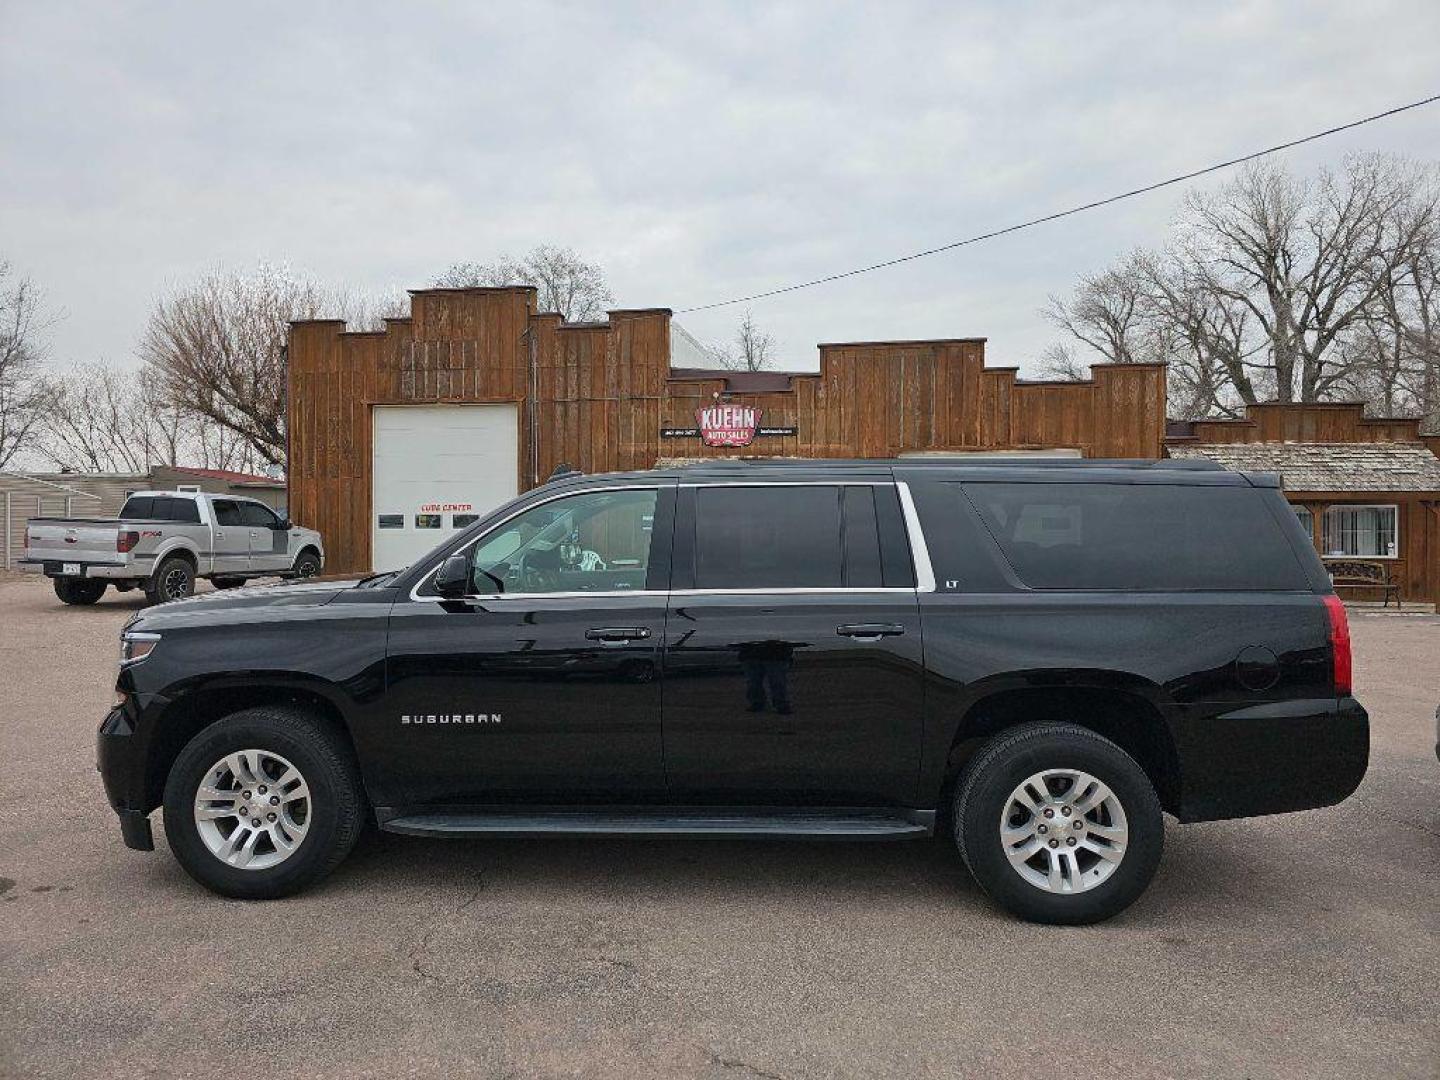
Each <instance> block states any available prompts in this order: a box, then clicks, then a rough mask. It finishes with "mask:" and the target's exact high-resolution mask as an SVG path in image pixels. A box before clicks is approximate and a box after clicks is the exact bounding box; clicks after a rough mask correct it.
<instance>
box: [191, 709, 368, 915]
mask: <svg viewBox="0 0 1440 1080" xmlns="http://www.w3.org/2000/svg"><path fill="white" fill-rule="evenodd" d="M363 822H364V807H363V799H362V796H361V788H360V777H359V773H358V770H357V769H356V767H355V762H354V758H353V755H352V754H351V753H350V750H349V747H347V746H345V745H344V743H343V742H342V741H341V740H340V739H339V738H337V737H336V736H335V734H334V733H332V732H331V730H330V729H329V728H328V727H327V726H326V725H324V724H322V723H321V722H319V721H317V720H315V719H314V718H313V717H311V716H309V715H307V714H306V713H304V712H301V711H299V710H295V709H286V708H276V707H268V706H262V707H259V708H254V709H245V710H243V711H241V712H237V713H234V714H232V715H231V716H227V717H226V718H225V719H224V720H221V721H219V722H218V723H215V724H212V725H211V726H210V727H208V728H206V729H205V730H204V731H202V732H200V734H198V735H196V736H195V737H194V738H193V739H191V740H190V742H189V743H188V744H186V746H185V748H184V749H183V750H181V751H180V756H179V757H178V758H176V759H175V764H174V766H173V767H172V768H171V770H170V776H169V778H168V780H167V781H166V784H165V838H166V839H167V840H168V841H169V844H170V850H171V851H172V852H174V854H175V858H176V859H178V860H179V862H180V865H181V866H183V867H184V868H185V870H186V872H187V873H188V874H189V875H190V876H191V877H193V878H194V879H195V880H196V881H198V882H200V884H202V885H204V886H205V887H206V888H208V889H212V890H214V891H215V892H217V893H220V894H221V895H223V896H234V897H240V898H242V899H247V900H269V899H274V898H277V897H281V896H288V895H290V894H291V893H295V892H299V891H300V890H301V889H304V888H306V887H308V886H310V885H313V884H314V883H315V882H317V881H319V880H320V879H322V878H323V877H325V876H326V875H327V874H329V873H330V872H331V871H332V870H334V869H335V867H336V866H338V865H339V864H340V861H341V860H342V859H344V858H345V856H346V855H348V854H349V853H350V849H351V848H353V847H354V846H355V841H356V839H357V838H358V837H359V835H360V828H361V825H362V824H363Z"/></svg>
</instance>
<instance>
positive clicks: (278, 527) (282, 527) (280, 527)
mask: <svg viewBox="0 0 1440 1080" xmlns="http://www.w3.org/2000/svg"><path fill="white" fill-rule="evenodd" d="M294 527H295V525H294V523H293V522H291V520H290V519H289V518H281V519H280V520H279V521H277V522H275V524H274V525H271V526H270V528H272V529H274V530H275V531H276V532H289V531H290V530H291V529H293V528H294Z"/></svg>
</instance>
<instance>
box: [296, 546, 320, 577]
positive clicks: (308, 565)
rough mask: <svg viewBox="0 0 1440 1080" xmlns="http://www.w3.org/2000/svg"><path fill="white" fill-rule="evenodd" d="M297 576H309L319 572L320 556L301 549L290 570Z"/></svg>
mask: <svg viewBox="0 0 1440 1080" xmlns="http://www.w3.org/2000/svg"><path fill="white" fill-rule="evenodd" d="M290 572H291V573H292V574H293V575H294V576H295V577H297V578H310V577H314V576H315V575H316V574H318V573H320V556H319V555H316V554H315V552H313V551H302V552H301V553H300V555H299V557H297V558H296V560H295V566H294V567H293V568H292V569H291V571H290Z"/></svg>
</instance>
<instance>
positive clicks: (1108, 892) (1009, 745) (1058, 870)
mask: <svg viewBox="0 0 1440 1080" xmlns="http://www.w3.org/2000/svg"><path fill="white" fill-rule="evenodd" d="M1164 836H1165V823H1164V818H1163V817H1162V814H1161V809H1160V800H1159V798H1158V797H1157V796H1156V794H1155V788H1154V786H1153V785H1152V784H1151V782H1150V779H1149V777H1148V776H1146V775H1145V771H1144V770H1143V769H1142V768H1141V767H1140V766H1139V765H1138V764H1137V763H1136V761H1135V759H1134V758H1132V757H1131V756H1130V755H1129V754H1127V753H1126V752H1125V751H1124V750H1122V749H1121V748H1120V747H1119V746H1117V745H1116V744H1115V743H1113V742H1111V741H1110V740H1109V739H1106V738H1104V737H1103V736H1100V735H1097V734H1096V733H1095V732H1093V731H1090V730H1088V729H1086V728H1082V727H1079V726H1077V725H1074V724H1058V723H1040V724H1026V725H1023V726H1021V727H1018V728H1013V729H1011V730H1008V731H1004V732H1001V733H1000V734H999V735H996V736H995V737H994V738H993V739H991V740H990V741H989V742H988V743H986V744H985V745H984V746H982V747H981V748H980V749H979V750H978V751H977V752H976V754H975V756H974V757H973V758H971V760H970V762H969V764H968V765H966V767H965V770H964V772H963V773H962V774H961V776H960V780H959V782H958V784H957V785H956V799H955V842H956V845H957V846H958V847H959V849H960V856H961V858H962V859H964V861H965V865H966V866H968V867H969V868H970V872H971V873H972V874H973V875H974V877H975V880H976V881H977V882H978V883H979V885H980V887H981V888H982V889H984V890H985V892H986V894H987V895H988V896H989V897H990V898H991V899H992V900H994V901H995V902H996V903H998V904H1000V906H1002V907H1004V908H1006V909H1007V910H1008V911H1011V912H1013V913H1014V914H1016V915H1019V916H1020V917H1021V918H1023V919H1028V920H1030V921H1032V922H1041V923H1063V924H1072V925H1073V924H1081V923H1093V922H1099V921H1101V920H1103V919H1108V918H1110V917H1111V916H1112V915H1115V914H1118V913H1119V912H1121V911H1123V910H1125V908H1127V907H1129V906H1130V904H1132V903H1133V902H1134V901H1135V899H1136V898H1137V897H1139V895H1140V894H1141V893H1142V892H1144V891H1145V888H1146V886H1148V885H1149V884H1150V879H1151V878H1152V877H1154V876H1155V870H1156V868H1157V867H1158V866H1159V864H1160V853H1161V849H1162V847H1163V845H1164Z"/></svg>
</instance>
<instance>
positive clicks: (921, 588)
mask: <svg viewBox="0 0 1440 1080" xmlns="http://www.w3.org/2000/svg"><path fill="white" fill-rule="evenodd" d="M669 486H672V485H669V484H664V483H659V484H617V485H610V484H597V485H595V486H593V487H583V488H570V489H568V490H566V491H561V492H556V493H555V494H554V495H551V496H550V497H549V498H545V499H540V500H537V501H536V502H533V503H528V504H527V505H525V506H523V507H521V508H520V509H518V510H516V511H515V512H514V513H513V514H508V515H506V516H505V517H503V518H501V519H500V520H499V521H497V522H496V523H495V524H494V525H492V526H490V528H488V529H486V530H485V531H484V532H483V533H480V534H479V535H477V536H475V537H473V538H472V539H470V540H468V541H466V542H465V543H464V544H462V545H461V546H460V547H458V548H456V549H455V550H454V551H452V552H451V553H450V554H451V555H460V554H463V553H464V552H465V551H466V550H468V549H469V548H470V547H472V546H473V545H475V544H477V543H479V542H480V541H482V540H483V539H485V538H486V537H487V536H490V535H491V534H493V533H494V532H495V531H496V530H498V529H500V528H503V527H504V526H505V525H506V524H507V523H508V522H510V521H512V520H513V519H515V518H517V517H519V516H520V515H521V514H523V513H525V512H527V511H529V510H533V509H535V507H537V506H544V505H545V504H546V503H551V502H555V501H557V500H559V499H565V498H569V497H570V496H572V495H586V494H589V493H591V492H596V491H654V492H655V493H656V494H657V495H658V494H659V492H660V491H661V490H662V489H663V488H665V487H669ZM673 486H674V487H680V488H707V487H894V488H895V490H896V493H897V494H898V495H899V497H900V510H901V514H902V516H903V517H904V519H905V531H906V533H907V534H908V536H909V538H910V554H911V559H912V561H913V562H914V565H915V583H916V584H915V588H909V587H903V586H902V587H898V588H884V587H872V588H865V587H858V588H818V587H817V588H756V589H671V590H668V591H662V590H658V589H617V590H606V591H604V592H598V591H597V592H544V593H467V594H466V595H465V596H463V597H457V598H455V599H459V600H476V601H485V602H487V603H489V602H495V601H503V600H544V599H550V600H574V599H580V598H589V599H595V600H603V599H614V598H616V597H623V596H767V595H768V596H843V595H846V594H849V595H856V594H892V595H893V594H897V593H915V592H934V591H935V571H934V570H933V569H932V568H931V565H930V550H929V548H928V547H926V545H925V534H924V532H923V531H921V528H920V515H919V514H918V513H917V512H916V510H915V502H914V500H913V499H912V498H911V496H910V485H909V484H907V483H905V482H904V481H903V480H880V479H877V480H784V481H776V482H771V481H766V480H724V481H718V482H716V483H713V484H694V483H688V484H687V483H682V484H675V485H673ZM446 558H449V556H446ZM441 562H444V559H442V560H441ZM439 569H440V563H438V562H437V563H436V564H435V565H434V566H432V567H430V569H429V570H427V571H426V572H425V574H424V576H423V577H421V578H420V580H419V581H417V582H416V583H415V585H414V586H413V587H412V588H411V589H410V599H411V600H412V601H416V602H418V603H429V604H438V603H441V602H442V601H444V600H445V599H446V597H443V596H421V595H419V592H420V589H421V587H422V586H424V585H425V583H426V582H428V581H429V580H430V579H431V578H432V577H434V576H435V572H436V571H437V570H439Z"/></svg>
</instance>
